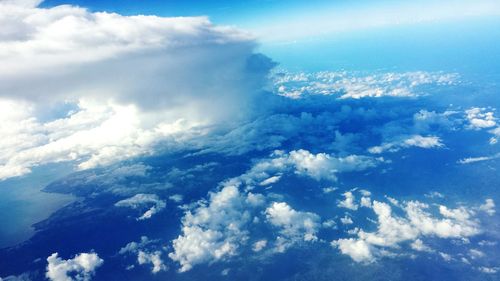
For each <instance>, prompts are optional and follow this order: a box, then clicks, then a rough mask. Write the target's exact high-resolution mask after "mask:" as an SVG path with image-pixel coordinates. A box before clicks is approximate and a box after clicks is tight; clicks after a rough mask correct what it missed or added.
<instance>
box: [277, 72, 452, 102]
mask: <svg viewBox="0 0 500 281" xmlns="http://www.w3.org/2000/svg"><path fill="white" fill-rule="evenodd" d="M280 74H281V75H276V77H274V84H275V93H276V94H278V95H281V96H285V97H288V98H291V99H300V98H303V97H307V96H310V95H328V96H330V95H331V96H333V97H337V98H340V99H361V98H379V97H413V96H417V95H420V94H421V93H420V92H418V87H419V86H422V85H426V84H435V85H451V84H455V83H457V80H458V75H456V74H445V73H432V72H406V73H380V74H372V75H367V76H363V75H359V74H358V73H349V72H345V71H344V72H327V71H323V72H317V73H304V72H300V73H288V72H286V71H285V72H283V73H280Z"/></svg>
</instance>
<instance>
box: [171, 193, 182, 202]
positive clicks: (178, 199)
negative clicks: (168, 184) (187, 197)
mask: <svg viewBox="0 0 500 281" xmlns="http://www.w3.org/2000/svg"><path fill="white" fill-rule="evenodd" d="M168 199H170V200H172V201H174V202H175V203H180V202H182V200H183V199H184V196H182V194H173V195H170V196H169V197H168Z"/></svg>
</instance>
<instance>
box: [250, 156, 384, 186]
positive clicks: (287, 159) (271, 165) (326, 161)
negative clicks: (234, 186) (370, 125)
mask: <svg viewBox="0 0 500 281" xmlns="http://www.w3.org/2000/svg"><path fill="white" fill-rule="evenodd" d="M383 161H384V160H383V159H382V158H373V157H370V156H364V155H349V156H346V157H336V156H335V155H332V154H327V153H317V154H313V153H311V152H309V151H308V150H304V149H299V150H292V151H290V152H289V153H286V152H284V151H279V150H277V151H275V152H274V153H273V154H272V155H271V158H269V159H264V160H261V161H259V162H257V163H256V164H255V165H254V166H253V167H252V169H251V170H250V171H248V172H247V173H246V174H244V175H242V176H241V179H242V180H243V181H244V182H246V183H247V184H248V183H252V182H255V181H256V180H257V179H259V180H261V181H262V180H266V179H269V178H271V176H272V175H273V174H279V173H283V172H290V171H293V172H294V173H295V174H297V175H300V176H308V177H311V178H313V179H316V180H322V179H326V180H333V181H335V180H336V179H337V177H336V174H338V173H343V172H352V171H362V170H365V169H368V168H373V167H375V166H377V165H378V164H379V163H382V162H383ZM278 180H279V177H277V178H273V181H274V182H277V181H278Z"/></svg>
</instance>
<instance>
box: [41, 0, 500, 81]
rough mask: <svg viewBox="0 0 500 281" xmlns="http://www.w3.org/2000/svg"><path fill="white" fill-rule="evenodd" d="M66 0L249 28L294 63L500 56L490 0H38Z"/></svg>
mask: <svg viewBox="0 0 500 281" xmlns="http://www.w3.org/2000/svg"><path fill="white" fill-rule="evenodd" d="M65 3H68V4H76V5H79V6H82V7H86V8H88V9H90V10H91V11H109V12H116V13H120V14H125V15H135V14H153V15H159V16H208V17H209V18H210V20H211V21H212V22H214V23H216V24H224V25H231V26H236V27H238V28H242V29H244V30H246V31H249V32H251V33H253V34H254V35H255V36H256V37H257V39H258V42H259V43H260V50H261V51H262V52H263V53H265V54H267V55H269V56H270V57H271V58H273V59H274V60H275V61H278V62H280V63H281V64H282V66H284V67H287V68H294V69H297V68H302V69H304V68H305V69H308V70H325V69H331V68H336V69H354V70H359V69H365V70H366V69H393V68H396V69H401V70H415V69H422V68H424V69H429V70H448V71H452V70H460V71H464V72H469V71H471V72H472V71H478V70H480V71H481V72H491V71H492V70H493V71H494V69H495V68H497V67H498V64H497V63H496V61H500V60H499V58H500V51H498V49H497V48H495V47H494V46H496V45H497V44H498V43H499V42H500V28H498V27H500V20H499V15H500V4H498V2H496V1H491V0H481V1H463V0H447V1H439V2H436V1H426V0H420V1H412V2H408V1H324V0H313V1H298V0H294V1H281V0H252V1H242V2H240V1H226V0H221V1H197V0H189V1H170V0H169V1H153V0H147V1H133V0H125V1H95V0H76V1H71V0H69V1H68V0H47V1H45V2H44V3H43V4H42V6H47V7H48V6H54V5H58V4H65ZM485 58H486V59H485ZM479 61H481V62H479Z"/></svg>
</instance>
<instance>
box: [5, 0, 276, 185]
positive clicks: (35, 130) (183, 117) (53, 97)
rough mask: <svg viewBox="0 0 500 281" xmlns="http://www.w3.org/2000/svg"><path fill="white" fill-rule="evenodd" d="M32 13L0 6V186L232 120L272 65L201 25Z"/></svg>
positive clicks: (240, 37)
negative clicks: (36, 170)
mask: <svg viewBox="0 0 500 281" xmlns="http://www.w3.org/2000/svg"><path fill="white" fill-rule="evenodd" d="M37 4H38V2H36V1H0V26H2V28H1V30H0V64H1V65H2V67H1V69H0V107H1V109H2V110H1V111H2V112H1V113H0V120H1V121H2V122H1V123H2V124H1V125H0V126H1V131H0V149H1V151H2V156H0V168H1V169H0V170H1V172H0V179H5V178H9V177H12V176H19V175H23V174H26V173H28V172H30V170H31V168H32V167H33V166H38V165H42V164H45V163H51V162H60V161H75V162H77V164H78V168H79V169H87V168H92V167H95V166H99V165H105V164H109V163H112V162H115V161H118V160H123V159H127V158H130V157H133V156H137V155H140V154H144V153H148V152H151V147H152V146H153V145H154V144H155V143H158V142H161V141H164V140H165V139H169V138H170V139H171V138H172V135H173V134H177V136H180V135H183V136H186V135H187V134H188V131H190V130H191V129H193V128H194V127H198V128H201V127H206V126H212V125H214V124H220V123H222V122H225V123H227V121H228V120H230V122H235V121H237V120H241V118H245V117H247V116H248V114H249V113H250V112H252V111H253V108H252V105H253V104H254V103H253V101H252V100H253V99H255V98H256V97H258V95H259V94H260V93H261V89H262V87H263V86H264V82H265V77H266V76H267V74H268V71H269V69H270V68H271V67H272V66H273V65H274V64H273V62H271V61H270V60H269V59H268V58H267V57H265V56H263V55H258V54H254V53H253V50H254V47H255V42H254V40H253V38H252V37H251V36H249V35H248V34H246V33H243V32H241V31H239V30H236V29H233V28H228V27H220V26H215V25H213V24H212V23H211V22H210V21H209V20H208V19H207V18H205V17H189V18H162V17H157V16H121V15H118V14H114V13H104V12H97V13H93V12H89V11H87V10H86V9H83V8H80V7H74V6H68V5H63V6H57V7H54V8H48V9H47V8H36V5H37ZM69 109H72V110H69ZM200 130H201V129H199V130H197V131H196V132H197V133H198V134H199V133H200V132H201V131H200ZM191 133H192V132H191Z"/></svg>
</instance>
